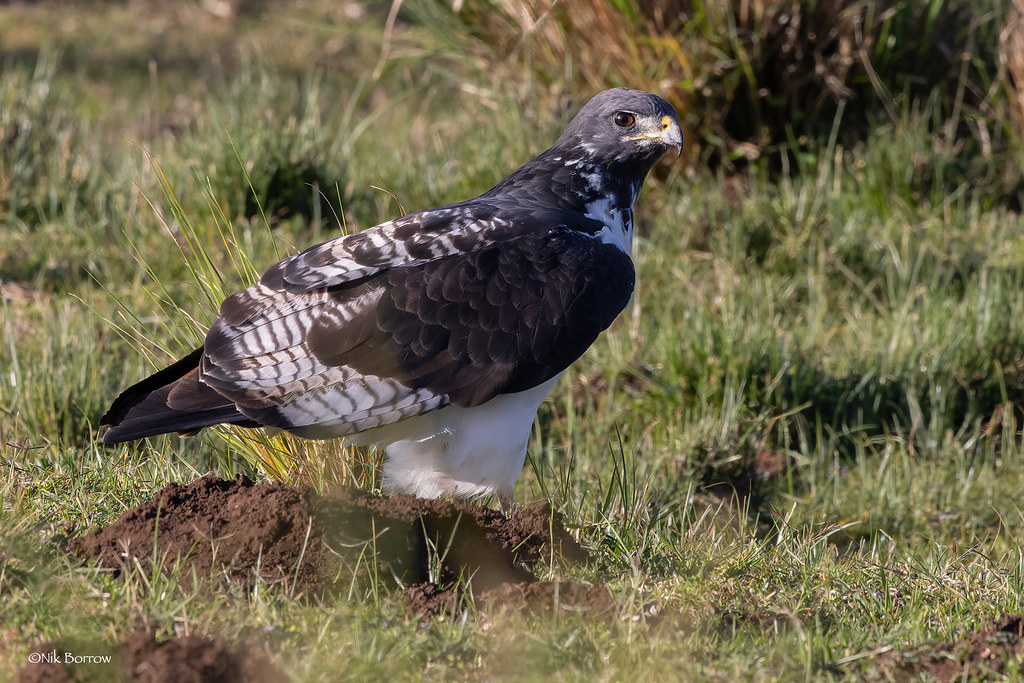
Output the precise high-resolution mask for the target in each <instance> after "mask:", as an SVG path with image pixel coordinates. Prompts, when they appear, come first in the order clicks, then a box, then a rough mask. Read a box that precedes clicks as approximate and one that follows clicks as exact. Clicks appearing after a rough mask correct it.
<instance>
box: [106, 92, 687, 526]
mask: <svg viewBox="0 0 1024 683" xmlns="http://www.w3.org/2000/svg"><path fill="white" fill-rule="evenodd" d="M682 146H683V136H682V132H681V129H680V126H679V118H678V114H677V113H676V110H675V109H674V108H673V107H672V105H670V104H669V103H668V102H666V101H665V100H663V99H662V98H660V97H658V96H657V95H654V94H651V93H647V92H644V91H639V90H629V89H626V88H614V89H611V90H606V91H603V92H600V93H598V94H596V95H595V96H594V97H593V98H591V99H590V101H589V102H587V103H586V104H585V105H584V106H583V107H582V108H581V109H580V110H579V112H578V113H577V115H576V116H575V117H574V118H573V119H572V120H571V122H570V123H569V125H568V126H567V127H566V128H565V131H564V132H563V133H562V134H561V136H559V137H558V139H557V140H556V141H555V143H554V144H553V145H552V146H551V147H549V148H548V149H547V150H545V151H544V152H542V153H541V154H540V155H538V156H537V157H535V158H534V159H533V160H531V161H529V162H527V163H526V164H524V165H523V166H521V167H520V168H519V169H518V170H516V171H514V172H513V173H511V174H510V175H509V176H508V177H506V178H505V179H504V180H502V181H500V182H499V183H498V184H497V185H495V186H494V187H493V188H491V189H490V190H488V191H486V192H484V193H483V194H481V195H480V196H478V197H476V198H474V199H469V200H466V201H463V202H460V203H456V204H452V205H449V206H445V207H441V208H436V209H431V210H426V211H420V212H417V213H411V214H407V215H405V216H402V217H400V218H395V219H393V220H390V221H388V222H385V223H382V224H380V225H377V226H375V227H372V228H368V229H365V230H362V231H360V232H355V233H352V234H348V235H344V236H339V237H335V238H333V239H330V240H328V241H326V242H323V243H321V244H318V245H315V246H313V247H310V248H308V249H306V250H305V251H302V252H301V253H298V254H295V255H292V256H289V257H286V258H285V259H283V260H282V261H280V262H278V263H276V264H274V265H272V266H271V267H270V268H269V269H268V270H267V271H266V272H265V273H264V274H263V276H262V277H261V278H260V280H259V281H258V282H256V283H255V284H253V285H252V286H250V287H248V288H247V289H244V290H242V291H239V292H237V293H234V294H232V295H231V296H229V297H227V298H226V299H225V300H224V301H223V303H222V304H221V306H220V311H219V317H218V318H217V319H216V320H215V321H214V322H213V323H212V325H211V326H210V328H209V330H208V332H207V334H206V337H205V339H204V342H203V344H202V345H201V346H200V347H199V348H197V349H195V350H193V351H192V352H191V353H189V354H187V355H185V356H184V357H183V358H181V359H180V360H178V361H177V362H175V363H173V364H171V365H170V366H168V367H166V368H164V369H162V370H160V371H158V372H156V373H155V374H153V375H151V376H150V377H148V378H146V379H144V380H142V381H141V382H139V383H137V384H135V385H134V386H131V387H130V388H128V389H126V390H125V391H124V392H123V393H121V394H120V396H118V397H117V398H116V399H115V400H114V401H113V403H112V404H111V406H110V409H109V410H108V411H107V413H106V414H105V415H104V416H103V417H102V419H101V420H100V424H101V425H106V426H107V429H106V431H105V432H104V433H103V434H102V437H101V439H102V441H103V442H104V443H107V444H116V443H122V442H127V441H134V440H138V439H142V438H145V437H149V436H154V435H157V434H164V433H172V432H177V433H178V434H180V435H183V436H191V435H194V434H196V433H198V432H199V431H200V430H202V429H204V428H206V427H211V426H214V425H218V424H227V425H235V426H239V427H248V428H258V427H268V428H275V429H277V430H284V431H287V432H290V433H292V434H295V435H297V436H299V437H304V438H308V439H332V438H344V439H345V440H346V443H349V444H353V445H377V446H382V447H383V448H384V454H385V458H384V464H383V468H382V485H381V489H382V490H383V492H384V493H387V494H394V493H407V494H411V495H414V496H417V497H420V498H438V497H451V498H458V499H479V498H483V497H486V496H490V495H496V496H497V498H498V500H499V502H500V503H501V504H502V506H503V507H505V506H507V505H509V504H510V503H512V502H513V498H512V492H513V487H514V486H515V483H516V481H517V480H518V478H519V476H520V474H521V471H522V468H523V464H524V462H525V458H526V451H527V445H528V441H529V437H530V433H531V430H532V425H533V422H534V419H535V417H536V414H537V411H538V410H539V408H540V405H541V403H542V402H543V400H544V398H545V397H546V396H547V395H548V393H549V392H550V391H551V389H552V386H553V385H554V384H555V382H556V381H557V380H558V378H559V376H561V374H562V373H563V372H564V371H565V370H566V369H567V368H568V367H569V365H570V364H571V363H573V362H574V361H575V360H576V359H577V358H579V357H580V356H582V355H583V353H584V352H585V351H586V350H587V349H588V348H589V347H590V346H591V344H592V343H593V342H594V341H595V340H596V339H597V337H598V335H599V334H600V333H601V332H603V331H604V330H605V329H607V328H608V327H609V326H610V325H611V324H612V322H613V321H614V320H615V318H616V317H617V316H618V315H619V313H621V312H622V311H623V310H624V309H625V308H626V306H627V305H628V304H629V302H630V300H631V298H632V295H633V290H634V286H635V269H634V266H633V262H632V256H631V251H632V242H633V228H634V225H633V206H634V204H635V202H636V201H637V198H638V197H639V195H640V189H641V185H642V184H643V182H644V179H645V178H646V176H647V174H648V172H649V171H650V170H651V168H652V167H653V166H654V164H655V162H657V161H658V160H659V159H660V158H661V157H662V156H663V155H664V154H665V153H666V152H667V151H669V150H671V149H673V148H674V149H675V151H676V155H677V156H678V155H679V154H680V153H681V151H682Z"/></svg>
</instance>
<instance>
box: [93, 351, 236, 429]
mask: <svg viewBox="0 0 1024 683" xmlns="http://www.w3.org/2000/svg"><path fill="white" fill-rule="evenodd" d="M202 356H203V347H201V346H200V347H199V348H198V349H196V350H195V351H193V352H192V353H190V354H188V355H187V356H185V357H184V358H182V359H181V360H179V361H178V362H176V363H174V364H173V365H170V366H168V367H166V368H164V369H163V370H160V371H159V372H156V373H154V374H153V375H150V376H149V377H147V378H146V379H144V380H142V381H141V382H139V383H138V384H136V385H134V386H132V387H129V388H128V389H126V390H125V391H124V392H122V393H121V395H120V396H118V397H117V398H116V399H115V400H114V402H113V403H112V404H111V406H110V409H109V410H108V411H107V412H106V414H105V415H104V416H103V417H102V418H101V419H100V424H102V425H110V429H108V430H107V431H106V432H105V433H104V434H103V437H102V440H103V442H104V443H110V444H114V443H122V442H125V441H134V440H136V439H142V438H144V437H147V436H155V435H157V434H167V433H170V432H178V433H179V434H182V435H192V434H195V433H196V432H198V431H199V430H200V429H203V428H204V427H211V426H213V425H216V424H225V423H228V424H239V425H242V426H247V427H251V426H256V424H255V423H254V422H252V421H251V420H249V419H248V418H246V417H245V416H244V415H242V414H241V413H240V412H238V408H236V407H235V404H234V403H233V402H231V401H229V400H228V399H226V398H224V397H223V396H221V395H220V394H219V393H217V392H216V391H214V390H213V389H211V388H210V387H208V386H207V385H205V384H203V383H202V382H199V381H198V368H199V360H200V359H201V358H202Z"/></svg>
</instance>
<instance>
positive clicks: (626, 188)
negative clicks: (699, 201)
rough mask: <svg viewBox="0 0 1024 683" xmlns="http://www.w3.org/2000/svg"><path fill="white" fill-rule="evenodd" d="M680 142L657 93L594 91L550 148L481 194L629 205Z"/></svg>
mask: <svg viewBox="0 0 1024 683" xmlns="http://www.w3.org/2000/svg"><path fill="white" fill-rule="evenodd" d="M682 146H683V135H682V132H681V131H680V130H679V119H678V115H677V114H676V110H675V109H674V108H673V107H672V105H670V104H669V103H668V102H666V101H665V100H663V99H661V98H660V97H658V96H657V95H652V94H650V93H646V92H643V91H642V90H629V89H628V88H614V89H612V90H605V91H604V92H601V93H598V94H597V95H595V96H594V97H593V98H591V100H590V101H589V102H587V104H586V105H584V106H583V108H582V109H580V111H579V113H578V114H576V117H575V118H573V120H572V122H571V123H569V126H568V127H567V128H566V129H565V132H564V133H562V135H561V137H559V138H558V140H557V141H556V142H555V144H554V145H552V146H551V147H550V148H548V149H547V150H545V151H544V152H542V153H541V154H540V155H539V156H538V157H537V158H536V159H533V160H532V161H530V162H528V163H526V164H525V165H523V166H522V167H521V168H520V169H518V170H517V171H516V172H515V173H513V174H511V175H510V176H508V177H507V178H505V180H503V181H501V182H500V183H498V184H497V185H496V186H494V187H493V188H492V189H491V190H489V191H488V192H486V193H484V195H482V197H484V198H490V197H504V198H505V199H506V200H508V201H511V202H518V203H522V202H526V203H529V204H534V205H546V206H552V207H558V208H571V209H574V210H582V207H584V206H585V205H586V204H587V203H588V202H590V201H592V200H594V199H595V198H598V197H610V198H612V199H613V201H614V204H615V206H617V207H620V208H625V207H628V206H632V204H633V202H634V201H635V199H636V197H637V196H638V194H639V192H640V186H641V185H642V184H643V181H644V178H645V177H646V176H647V172H648V171H650V170H651V167H652V166H653V165H654V162H656V161H657V160H658V159H660V158H661V156H662V155H663V154H664V153H665V152H667V151H668V150H669V149H671V148H673V147H674V148H675V149H676V151H677V152H678V151H679V150H681V149H682Z"/></svg>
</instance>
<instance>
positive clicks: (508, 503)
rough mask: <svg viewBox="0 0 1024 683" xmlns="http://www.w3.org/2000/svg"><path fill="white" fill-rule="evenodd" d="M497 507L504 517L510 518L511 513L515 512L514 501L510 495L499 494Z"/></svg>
mask: <svg viewBox="0 0 1024 683" xmlns="http://www.w3.org/2000/svg"><path fill="white" fill-rule="evenodd" d="M497 495H498V505H500V506H501V511H502V512H503V513H505V516H506V517H511V516H512V512H513V511H515V507H516V499H515V498H513V497H512V494H511V493H499V494H497Z"/></svg>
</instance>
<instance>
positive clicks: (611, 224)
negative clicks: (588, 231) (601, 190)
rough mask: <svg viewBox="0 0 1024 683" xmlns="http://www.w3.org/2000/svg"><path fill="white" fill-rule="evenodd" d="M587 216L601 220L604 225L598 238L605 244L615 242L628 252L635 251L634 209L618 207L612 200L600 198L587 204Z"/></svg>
mask: <svg viewBox="0 0 1024 683" xmlns="http://www.w3.org/2000/svg"><path fill="white" fill-rule="evenodd" d="M586 216H587V218H592V219H593V220H595V221H599V222H600V223H601V224H602V225H603V226H604V227H603V228H602V229H601V231H600V232H599V233H597V238H598V239H599V240H601V241H602V242H604V243H605V244H614V245H615V246H617V247H618V248H619V249H621V250H622V251H624V252H625V253H627V254H632V252H633V210H632V209H616V208H615V207H614V206H613V205H612V202H611V200H608V199H599V200H597V201H594V202H590V203H588V204H587V212H586Z"/></svg>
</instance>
